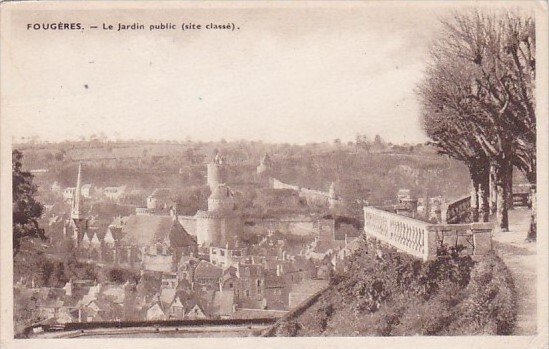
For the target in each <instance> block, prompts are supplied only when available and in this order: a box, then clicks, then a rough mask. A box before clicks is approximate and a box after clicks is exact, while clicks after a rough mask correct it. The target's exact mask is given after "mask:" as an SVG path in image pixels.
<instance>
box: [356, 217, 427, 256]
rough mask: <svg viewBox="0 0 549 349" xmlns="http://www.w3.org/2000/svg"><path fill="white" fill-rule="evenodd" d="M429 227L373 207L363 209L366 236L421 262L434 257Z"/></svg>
mask: <svg viewBox="0 0 549 349" xmlns="http://www.w3.org/2000/svg"><path fill="white" fill-rule="evenodd" d="M429 227H430V224H429V223H427V222H422V221H419V220H417V219H413V218H409V217H405V216H401V215H398V214H396V213H391V212H386V211H382V210H380V209H377V208H374V207H364V232H365V233H366V235H369V236H372V237H375V238H376V239H378V240H380V241H382V242H385V243H387V244H389V245H391V246H394V247H396V248H397V249H399V250H401V251H403V252H406V253H408V254H410V255H412V256H414V257H418V258H422V259H423V260H428V259H430V257H429V256H434V255H436V240H434V238H436V234H429V232H430V231H429ZM429 239H431V240H432V241H429Z"/></svg>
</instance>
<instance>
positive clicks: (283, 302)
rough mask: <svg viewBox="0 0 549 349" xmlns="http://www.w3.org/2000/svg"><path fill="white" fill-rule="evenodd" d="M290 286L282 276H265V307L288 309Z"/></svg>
mask: <svg viewBox="0 0 549 349" xmlns="http://www.w3.org/2000/svg"><path fill="white" fill-rule="evenodd" d="M288 291H289V286H288V287H287V286H286V282H285V281H284V278H283V277H282V276H278V275H267V276H265V290H264V293H263V294H264V297H265V305H266V309H277V310H285V309H288V306H289V303H288V294H289V292H288Z"/></svg>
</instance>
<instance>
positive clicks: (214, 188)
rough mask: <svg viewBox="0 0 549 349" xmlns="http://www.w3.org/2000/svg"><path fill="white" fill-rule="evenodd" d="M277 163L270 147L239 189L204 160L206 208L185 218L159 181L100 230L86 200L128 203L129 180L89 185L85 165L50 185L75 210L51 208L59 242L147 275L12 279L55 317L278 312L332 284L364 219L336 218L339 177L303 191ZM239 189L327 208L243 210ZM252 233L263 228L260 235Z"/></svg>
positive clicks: (223, 170)
mask: <svg viewBox="0 0 549 349" xmlns="http://www.w3.org/2000/svg"><path fill="white" fill-rule="evenodd" d="M271 166H272V160H271V158H270V156H269V154H265V155H264V156H263V157H262V158H261V161H260V162H259V164H258V166H257V169H256V173H255V174H254V177H255V181H254V182H253V183H246V184H245V185H244V186H243V185H240V186H238V184H236V187H238V188H239V193H238V194H239V195H237V193H236V192H235V190H234V189H233V188H231V186H230V185H229V183H230V178H228V171H227V166H226V163H225V160H224V158H223V156H221V155H220V154H215V155H214V156H212V159H211V161H210V162H209V163H208V164H207V180H206V182H207V186H208V188H209V190H210V192H211V194H210V195H209V197H208V199H207V209H206V210H198V211H197V212H196V214H194V215H192V216H185V215H180V214H178V212H177V205H175V203H174V202H173V201H170V199H169V195H168V194H169V192H170V191H169V190H168V189H163V188H158V189H155V190H154V191H153V192H151V193H150V195H149V196H147V198H146V200H145V201H146V202H143V206H142V207H136V208H135V212H133V213H132V214H130V215H127V216H117V217H115V218H114V219H113V220H112V222H110V224H108V226H107V228H106V229H104V230H102V229H99V226H98V225H100V224H96V221H98V220H100V217H89V216H87V215H86V214H85V212H84V207H89V205H90V202H92V201H100V200H107V201H117V200H120V199H121V198H122V197H123V196H124V193H125V190H126V188H125V187H124V186H121V187H106V188H103V189H102V190H101V191H98V190H97V189H96V188H95V187H94V186H93V184H90V183H87V182H86V177H85V172H86V169H85V166H83V165H82V164H80V165H79V166H78V173H75V181H74V183H75V186H74V187H67V188H61V187H60V186H59V185H58V184H57V182H55V183H53V184H52V186H51V191H52V192H53V193H55V194H56V195H58V196H59V198H60V199H62V200H63V202H64V203H65V207H67V212H66V214H64V215H52V216H50V217H49V224H48V225H49V226H48V230H49V232H50V237H49V239H50V242H52V249H53V250H55V252H54V253H58V254H59V255H66V254H67V253H74V254H75V256H76V258H77V260H79V261H82V262H86V263H93V264H95V265H98V266H109V267H115V266H116V267H117V268H121V269H124V270H131V271H135V272H136V273H138V274H139V276H140V278H139V282H138V283H135V282H134V283H132V282H131V281H126V282H125V283H123V284H117V283H116V282H114V283H112V282H111V283H98V282H97V281H96V280H69V281H68V282H66V284H65V285H63V287H58V288H55V287H53V288H52V287H50V288H48V287H37V286H36V285H35V280H33V279H25V278H21V279H20V280H17V281H16V285H15V287H16V289H18V290H19V291H20V292H21V293H22V294H24V293H27V294H29V295H30V294H35V293H36V296H37V297H38V300H39V302H40V304H39V308H40V309H41V314H40V317H41V318H43V319H45V320H49V321H50V322H55V323H63V322H75V321H78V322H91V321H107V320H110V321H114V320H118V321H119V320H129V319H124V318H123V317H122V315H121V314H124V313H127V314H131V316H132V317H131V319H132V320H160V319H183V318H185V319H197V318H198V319H200V318H242V317H243V318H248V317H273V316H274V317H279V316H281V315H282V314H284V313H285V312H286V311H288V310H289V309H292V308H293V307H295V306H296V305H298V304H300V303H301V302H302V301H304V300H305V299H307V298H308V297H310V296H311V295H313V294H314V293H316V292H317V291H319V290H320V289H322V288H323V287H326V286H327V284H328V281H329V278H330V275H331V274H332V272H333V271H334V270H335V269H337V268H343V266H344V263H343V262H344V259H345V256H347V255H348V254H350V253H351V252H352V249H353V241H355V240H356V239H357V238H358V237H359V236H360V223H359V222H358V221H353V220H352V219H349V218H346V217H341V216H338V215H337V209H338V205H339V203H340V201H341V198H340V197H339V196H338V195H337V193H336V189H335V185H334V183H332V184H331V186H330V187H329V189H328V190H327V191H319V190H311V189H307V188H299V187H297V186H294V185H290V184H285V183H283V182H281V181H279V180H277V179H276V178H273V177H271V175H272V174H271ZM242 191H247V192H257V193H258V194H259V195H258V196H259V197H261V198H262V200H261V202H260V201H259V200H258V202H256V204H257V205H259V206H261V205H265V206H268V207H270V208H271V209H272V208H273V205H278V207H279V208H284V209H285V210H288V208H291V207H292V206H293V207H298V206H300V205H301V206H302V205H306V206H307V205H311V206H315V207H317V208H318V207H321V208H323V210H324V212H323V213H322V214H318V213H314V214H309V215H307V214H298V215H295V214H283V215H280V216H279V217H278V218H268V217H266V218H255V219H244V218H243V216H242V213H241V211H240V210H239V205H240V204H241V203H239V202H238V201H239V200H238V196H242ZM69 206H70V210H69ZM245 236H253V237H255V241H254V243H253V244H251V243H248V242H249V241H245V240H243V237H245ZM128 307H129V309H128ZM121 308H125V311H124V312H120V311H119V309H121ZM46 323H47V322H46Z"/></svg>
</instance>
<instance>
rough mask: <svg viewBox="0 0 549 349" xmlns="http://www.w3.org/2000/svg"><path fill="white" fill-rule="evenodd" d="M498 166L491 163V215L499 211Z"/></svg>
mask: <svg viewBox="0 0 549 349" xmlns="http://www.w3.org/2000/svg"><path fill="white" fill-rule="evenodd" d="M496 181H497V179H496V167H495V165H493V164H491V165H490V190H489V195H490V215H495V214H496V211H497V189H496Z"/></svg>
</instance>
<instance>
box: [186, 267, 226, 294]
mask: <svg viewBox="0 0 549 349" xmlns="http://www.w3.org/2000/svg"><path fill="white" fill-rule="evenodd" d="M222 276H223V269H221V268H220V267H217V266H215V265H213V264H212V263H210V262H206V261H204V260H201V261H200V262H199V263H198V265H197V266H196V268H195V270H194V279H193V281H194V285H193V287H194V288H202V289H206V290H219V284H220V282H221V277H222Z"/></svg>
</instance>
